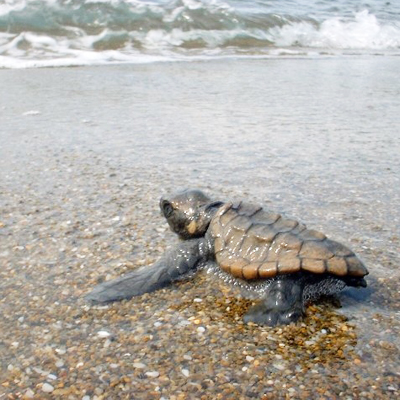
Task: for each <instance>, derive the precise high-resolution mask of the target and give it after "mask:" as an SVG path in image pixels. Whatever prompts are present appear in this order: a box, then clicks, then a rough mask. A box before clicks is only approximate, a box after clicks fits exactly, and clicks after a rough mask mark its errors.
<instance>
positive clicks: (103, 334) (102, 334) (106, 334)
mask: <svg viewBox="0 0 400 400" xmlns="http://www.w3.org/2000/svg"><path fill="white" fill-rule="evenodd" d="M97 336H98V337H99V338H102V339H103V338H108V337H109V336H111V333H110V332H107V331H98V332H97Z"/></svg>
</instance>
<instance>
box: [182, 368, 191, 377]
mask: <svg viewBox="0 0 400 400" xmlns="http://www.w3.org/2000/svg"><path fill="white" fill-rule="evenodd" d="M181 372H182V374H183V375H184V376H186V377H188V376H189V375H190V373H189V370H188V369H186V368H182V369H181Z"/></svg>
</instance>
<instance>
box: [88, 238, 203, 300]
mask: <svg viewBox="0 0 400 400" xmlns="http://www.w3.org/2000/svg"><path fill="white" fill-rule="evenodd" d="M202 240H203V239H193V240H187V241H185V242H182V243H181V244H180V245H179V247H177V248H176V249H174V250H172V251H171V252H169V253H167V254H166V255H165V256H163V257H162V258H161V259H160V260H159V261H157V262H156V263H155V264H153V265H151V266H148V267H141V268H138V269H137V270H135V271H132V272H130V273H128V274H126V275H123V276H121V277H119V278H117V279H114V280H112V281H108V282H104V283H101V284H100V285H98V286H96V287H95V288H94V289H93V290H92V291H91V292H90V293H89V294H87V295H86V296H85V298H86V300H87V301H89V302H90V303H92V304H100V303H110V302H113V301H120V300H125V299H130V298H131V297H134V296H140V295H142V294H144V293H150V292H154V291H156V290H159V289H162V288H164V287H165V286H168V285H169V284H170V283H172V282H174V281H177V280H181V279H184V278H185V276H187V275H188V274H190V273H193V272H194V271H196V270H197V268H198V267H199V263H200V262H201V261H202V260H203V259H204V254H203V248H204V246H203V245H202V243H201V242H202Z"/></svg>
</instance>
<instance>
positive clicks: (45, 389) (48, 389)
mask: <svg viewBox="0 0 400 400" xmlns="http://www.w3.org/2000/svg"><path fill="white" fill-rule="evenodd" d="M42 391H43V392H45V393H51V392H53V391H54V386H52V385H50V383H47V382H45V383H43V385H42Z"/></svg>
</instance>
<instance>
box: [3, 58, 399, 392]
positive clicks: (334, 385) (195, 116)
mask: <svg viewBox="0 0 400 400" xmlns="http://www.w3.org/2000/svg"><path fill="white" fill-rule="evenodd" d="M399 67H400V59H398V57H379V56H377V57H371V56H365V57H362V56H361V57H360V56H359V57H357V58H356V57H354V58H352V57H351V56H348V57H337V58H335V57H326V58H323V57H320V58H318V59H312V58H304V59H302V58H298V59H295V58H291V59H285V58H281V59H260V60H257V59H253V60H240V59H236V60H235V59H226V60H219V61H208V62H190V63H189V62H187V63H179V62H176V63H153V64H148V65H146V64H143V65H110V66H103V67H79V68H47V69H46V68H43V69H32V70H0V83H1V87H2V94H1V96H0V121H1V126H0V143H1V145H0V171H1V172H0V293H1V296H0V313H1V315H2V318H1V319H0V366H1V372H0V399H20V398H23V399H30V398H33V399H54V398H59V399H71V400H72V399H82V400H95V399H97V400H100V399H164V400H167V399H170V400H174V399H251V398H255V399H286V398H293V399H313V398H315V399H339V398H340V399H392V398H397V397H398V396H399V395H400V386H399V381H400V372H399V371H400V361H399V360H400V339H399V338H400V290H399V287H400V286H399V282H400V256H399V254H400V233H399V232H400V211H399V207H398V205H399V204H400V161H399V151H400V143H399V132H398V129H399V125H400V96H399V94H400V79H399V71H400V69H399ZM185 187H197V188H201V189H202V190H204V191H206V192H207V193H209V194H210V195H212V196H213V197H215V198H218V199H221V200H229V199H246V200H248V201H251V202H256V203H260V204H263V205H264V206H266V207H269V208H271V209H274V210H276V211H277V212H282V213H285V214H286V215H290V216H293V217H295V218H296V219H298V220H301V221H302V222H304V223H306V224H307V226H309V227H313V228H315V229H318V230H321V231H323V232H324V233H325V234H327V235H328V236H329V237H330V238H332V239H335V240H338V241H340V242H343V243H344V244H346V245H348V246H350V247H351V248H352V249H353V250H354V251H355V252H356V253H357V255H358V256H360V258H361V259H362V260H363V261H364V262H365V264H366V266H367V268H368V269H369V271H370V275H369V276H368V277H367V281H368V285H369V287H368V289H366V290H360V291H358V292H356V291H350V292H348V293H343V294H342V295H340V296H339V300H340V303H341V306H342V307H341V308H337V306H338V304H337V303H338V302H337V301H324V302H322V303H318V304H314V305H310V306H309V307H308V308H307V317H306V318H305V319H304V320H303V321H302V322H301V323H299V324H297V325H293V326H285V327H277V328H269V327H260V326H256V325H252V324H249V325H245V324H243V322H242V321H241V317H242V315H243V314H244V313H245V312H246V309H247V308H248V306H249V305H250V304H251V301H249V300H246V299H243V298H241V297H240V294H239V293H238V292H237V291H236V289H235V288H232V287H229V286H227V285H226V284H224V283H223V282H220V281H218V280H217V279H216V278H215V277H214V276H212V275H206V274H199V275H198V276H196V277H195V278H194V279H193V280H191V281H188V282H182V283H179V284H176V285H174V286H172V287H170V288H167V289H164V290H161V291H159V292H156V293H153V294H146V295H144V296H141V297H138V298H134V299H132V300H130V301H124V302H121V303H115V304H112V305H109V306H103V307H100V306H93V307H90V306H89V305H88V304H86V303H85V301H84V299H83V296H84V295H85V294H86V293H87V292H88V291H90V290H91V288H93V286H94V285H96V284H97V283H98V282H101V281H103V280H108V279H112V278H114V277H117V276H120V275H122V274H123V273H125V272H126V271H129V270H132V269H134V268H137V267H139V266H142V265H149V264H151V263H153V262H154V261H155V260H157V259H158V258H159V257H160V255H161V254H162V253H163V252H164V251H165V250H166V249H167V248H170V247H172V246H174V245H175V244H176V243H177V238H176V237H174V235H173V234H172V233H170V231H169V230H168V226H167V224H166V223H165V221H164V220H163V219H162V217H161V216H160V212H159V210H158V200H159V198H160V196H161V195H162V194H164V193H166V192H171V191H173V190H174V189H175V190H176V189H179V188H185Z"/></svg>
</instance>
